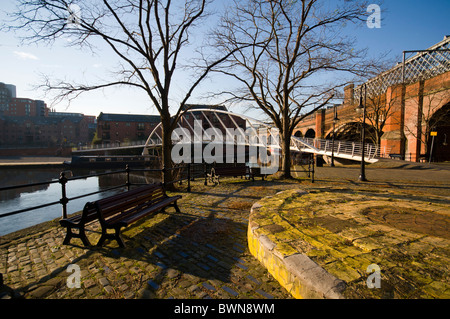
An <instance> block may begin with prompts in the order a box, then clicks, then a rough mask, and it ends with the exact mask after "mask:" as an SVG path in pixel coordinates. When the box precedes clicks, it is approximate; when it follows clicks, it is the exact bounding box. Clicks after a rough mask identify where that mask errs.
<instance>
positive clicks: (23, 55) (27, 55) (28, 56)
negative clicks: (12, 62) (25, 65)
mask: <svg viewBox="0 0 450 319" xmlns="http://www.w3.org/2000/svg"><path fill="white" fill-rule="evenodd" d="M14 54H15V55H16V56H18V57H19V58H20V59H22V60H39V58H38V57H37V56H35V55H33V54H31V53H28V52H22V51H14Z"/></svg>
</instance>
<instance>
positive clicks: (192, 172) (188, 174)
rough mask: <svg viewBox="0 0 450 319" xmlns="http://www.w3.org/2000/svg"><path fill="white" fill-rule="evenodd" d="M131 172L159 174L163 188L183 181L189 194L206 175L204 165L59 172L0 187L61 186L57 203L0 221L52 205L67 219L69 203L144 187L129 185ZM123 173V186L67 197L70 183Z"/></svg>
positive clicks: (15, 212) (18, 212)
mask: <svg viewBox="0 0 450 319" xmlns="http://www.w3.org/2000/svg"><path fill="white" fill-rule="evenodd" d="M199 166H201V167H202V170H201V171H200V172H199V170H198V167H199ZM175 170H178V172H177V173H175V174H174V176H175V178H174V179H173V180H172V181H167V182H166V180H165V179H166V175H167V173H168V172H169V171H175ZM132 172H159V173H161V181H162V183H163V184H164V185H165V186H168V185H170V184H175V183H179V184H180V185H181V184H182V182H183V181H184V180H186V181H187V191H188V192H190V191H191V181H192V180H194V179H195V178H196V177H199V176H203V175H205V174H206V166H205V165H204V164H185V165H176V166H174V167H172V168H165V167H163V168H161V169H147V168H142V169H137V168H130V167H129V166H128V165H127V166H126V168H125V169H124V170H116V171H111V172H105V173H97V174H90V175H84V176H77V177H69V178H68V177H66V171H63V172H61V174H60V176H59V178H58V179H56V180H52V181H46V182H40V183H32V184H22V185H15V186H8V187H1V188H0V192H2V191H8V190H14V189H20V188H27V187H35V186H44V185H45V186H46V185H50V184H57V183H59V184H60V185H61V198H60V199H59V200H58V201H53V202H49V203H45V204H42V205H37V206H32V207H28V208H23V209H19V210H15V211H12V212H8V213H3V214H1V215H0V219H1V218H4V217H8V216H12V215H17V214H21V213H25V212H29V211H32V210H36V209H40V208H45V207H49V206H53V205H61V206H62V217H63V218H67V204H68V203H69V202H70V201H73V200H76V199H80V198H84V197H88V196H92V195H96V194H100V193H105V192H108V191H112V190H116V189H119V188H127V189H128V190H129V189H130V188H131V186H139V185H145V184H144V183H131V179H130V173H132ZM123 173H125V174H126V180H125V183H123V184H120V185H116V186H113V187H108V188H105V189H101V190H99V191H95V192H90V193H86V194H82V195H79V196H74V197H67V185H68V184H69V183H70V182H72V181H76V180H80V179H86V178H90V177H99V176H105V175H114V174H123Z"/></svg>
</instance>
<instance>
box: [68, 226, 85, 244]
mask: <svg viewBox="0 0 450 319" xmlns="http://www.w3.org/2000/svg"><path fill="white" fill-rule="evenodd" d="M78 229H79V233H78V234H76V233H74V232H72V227H67V233H66V237H65V238H64V241H63V244H64V245H70V241H71V239H72V238H80V239H81V241H82V242H83V245H85V246H91V243H90V242H89V239H88V238H87V236H86V232H85V231H84V227H81V228H78Z"/></svg>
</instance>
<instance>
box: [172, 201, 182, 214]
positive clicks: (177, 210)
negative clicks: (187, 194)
mask: <svg viewBox="0 0 450 319" xmlns="http://www.w3.org/2000/svg"><path fill="white" fill-rule="evenodd" d="M173 207H174V208H175V210H176V212H177V213H181V211H180V208H179V207H178V204H177V202H175V203H173Z"/></svg>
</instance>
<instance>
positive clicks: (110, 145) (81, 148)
mask: <svg viewBox="0 0 450 319" xmlns="http://www.w3.org/2000/svg"><path fill="white" fill-rule="evenodd" d="M145 142H146V141H128V142H113V143H101V144H91V145H78V146H77V147H75V148H74V150H77V151H86V150H96V149H105V148H116V147H131V146H144V145H145Z"/></svg>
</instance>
